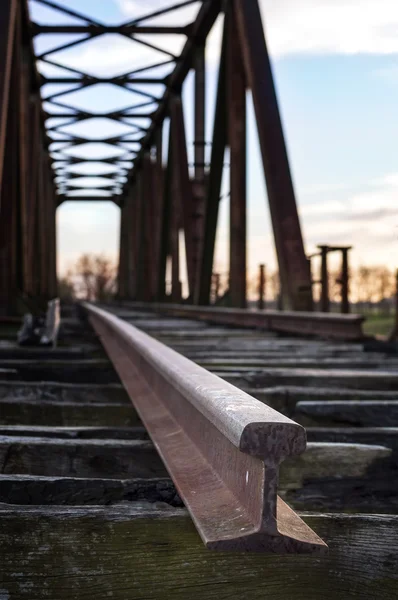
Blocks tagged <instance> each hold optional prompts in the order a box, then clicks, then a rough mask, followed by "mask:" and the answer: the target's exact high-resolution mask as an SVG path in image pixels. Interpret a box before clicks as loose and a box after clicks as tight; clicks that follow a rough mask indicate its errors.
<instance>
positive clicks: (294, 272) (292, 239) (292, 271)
mask: <svg viewBox="0 0 398 600" xmlns="http://www.w3.org/2000/svg"><path fill="white" fill-rule="evenodd" d="M233 4H234V7H235V11H236V15H237V23H238V26H239V37H240V43H241V46H242V50H243V57H244V61H245V66H246V75H247V79H248V83H249V86H250V88H251V90H252V94H253V104H254V110H255V114H256V120H257V127H258V135H259V142H260V148H261V153H262V158H263V165H264V173H265V180H266V184H267V191H268V201H269V206H270V212H271V220H272V226H273V230H274V237H275V246H276V251H277V256H278V263H279V272H280V278H281V284H282V294H283V297H284V303H285V306H284V308H288V309H291V310H311V309H312V293H311V279H310V272H309V268H308V263H307V259H306V256H305V252H304V245H303V238H302V235H301V229H300V221H299V216H298V212H297V205H296V200H295V195H294V189H293V183H292V177H291V173H290V167H289V161H288V156H287V151H286V144H285V140H284V134H283V129H282V123H281V118H280V114H279V107H278V101H277V97H276V92H275V85H274V81H273V76H272V70H271V64H270V60H269V56H268V50H267V45H266V41H265V35H264V28H263V24H262V19H261V13H260V9H259V5H258V1H257V0H234V2H233Z"/></svg>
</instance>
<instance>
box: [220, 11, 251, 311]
mask: <svg viewBox="0 0 398 600" xmlns="http://www.w3.org/2000/svg"><path fill="white" fill-rule="evenodd" d="M225 18H226V26H227V32H228V34H227V69H226V75H227V89H228V103H227V106H228V144H229V147H230V190H231V195H230V237H229V270H230V273H229V302H230V306H232V307H237V308H245V307H246V78H245V72H244V67H243V58H242V52H241V48H240V44H239V38H238V30H237V24H236V21H235V13H234V11H232V10H229V11H228V12H227V14H226V16H225Z"/></svg>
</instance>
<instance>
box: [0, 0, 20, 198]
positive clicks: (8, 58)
mask: <svg viewBox="0 0 398 600" xmlns="http://www.w3.org/2000/svg"><path fill="white" fill-rule="evenodd" d="M16 16H17V0H4V1H3V2H2V4H1V7H0V73H1V76H0V191H1V187H2V175H3V167H4V156H5V146H6V132H7V125H6V123H7V117H8V106H9V99H10V88H11V67H12V51H13V45H14V34H15V23H16ZM0 208H1V194H0Z"/></svg>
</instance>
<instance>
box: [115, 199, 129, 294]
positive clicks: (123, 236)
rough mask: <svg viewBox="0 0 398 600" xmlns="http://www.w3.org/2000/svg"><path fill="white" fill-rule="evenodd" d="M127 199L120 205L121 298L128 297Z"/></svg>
mask: <svg viewBox="0 0 398 600" xmlns="http://www.w3.org/2000/svg"><path fill="white" fill-rule="evenodd" d="M127 201H128V199H127V198H126V199H125V200H124V202H123V204H122V206H121V207H120V227H119V236H120V237H119V265H118V275H117V295H118V297H119V298H120V299H121V300H125V299H126V298H127V286H126V283H127V282H126V279H127V227H126V224H127V218H126V217H127V214H126V213H127V206H126V204H127Z"/></svg>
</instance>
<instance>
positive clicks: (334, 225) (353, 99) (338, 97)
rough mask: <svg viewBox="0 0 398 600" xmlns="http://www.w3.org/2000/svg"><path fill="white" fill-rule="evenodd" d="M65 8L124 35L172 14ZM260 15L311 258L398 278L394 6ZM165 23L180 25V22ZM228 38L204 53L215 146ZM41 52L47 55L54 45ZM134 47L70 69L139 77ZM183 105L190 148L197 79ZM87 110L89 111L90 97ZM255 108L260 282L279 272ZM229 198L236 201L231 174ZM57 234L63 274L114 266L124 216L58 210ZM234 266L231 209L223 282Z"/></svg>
mask: <svg viewBox="0 0 398 600" xmlns="http://www.w3.org/2000/svg"><path fill="white" fill-rule="evenodd" d="M59 2H60V3H61V0H59ZM62 4H63V5H65V6H68V7H70V8H72V9H76V10H79V11H80V12H81V13H83V12H86V13H87V14H90V15H93V16H94V15H95V16H96V18H98V20H102V21H104V22H108V23H115V24H116V23H120V22H122V21H125V20H128V19H129V18H134V17H135V16H137V15H138V14H142V13H144V12H149V11H152V10H155V9H156V8H157V7H159V6H164V5H165V4H167V2H165V0H146V1H145V2H144V1H143V0H141V1H140V0H100V1H99V0H62ZM260 6H261V10H262V15H263V21H264V26H265V32H266V37H267V43H268V46H269V51H270V55H271V60H272V67H273V71H274V77H275V82H276V87H277V93H278V98H279V104H280V110H281V114H282V120H283V126H284V131H285V136H286V142H287V147H288V153H289V159H290V165H291V169H292V174H293V180H294V185H295V191H296V198H297V203H298V208H299V213H300V218H301V226H302V232H303V237H304V242H305V248H306V251H307V253H308V254H310V253H312V252H314V250H315V248H316V245H317V244H338V245H352V246H353V250H352V253H351V264H353V265H359V264H364V263H366V264H385V265H387V266H389V267H392V268H395V267H397V266H398V261H397V260H396V259H395V254H396V252H397V251H398V203H397V197H398V152H397V139H398V118H397V104H398V102H397V100H398V3H397V2H396V0H378V2H375V1H374V0H278V2H275V1H274V0H260ZM31 8H32V15H33V18H34V19H35V20H36V21H40V22H43V23H45V22H52V23H55V22H58V23H62V22H66V21H65V20H63V19H61V18H59V17H58V16H54V15H55V13H54V12H52V11H49V10H48V9H45V8H44V7H43V6H42V5H39V4H38V3H37V2H35V1H34V0H33V1H31ZM196 10H197V9H196ZM188 12H189V11H187V13H186V17H187V18H188V17H189V16H190V15H189V14H188ZM169 19H170V22H173V15H172V14H171V15H170V17H169ZM163 22H164V21H163ZM221 29H222V22H221V20H219V21H218V22H217V23H216V25H215V27H214V29H213V31H212V33H211V35H210V37H209V41H208V47H207V114H208V122H207V139H208V140H210V139H211V130H212V121H213V112H214V104H213V102H214V97H215V85H216V77H217V69H218V57H219V46H220V37H221ZM41 37H42V36H41ZM51 37H53V36H51ZM60 37H61V36H60ZM36 43H37V46H36V47H37V48H40V47H42V48H43V47H44V46H43V44H45V43H51V39H48V40H47V41H44V40H43V39H42V40H39V39H38V40H37V41H36ZM52 43H54V40H53V41H52ZM126 43H127V44H130V42H129V41H128V40H124V39H122V38H120V37H119V36H112V37H111V38H108V39H101V37H100V38H98V40H96V42H95V44H96V45H95V47H94V48H93V47H92V48H91V49H90V48H89V44H88V43H87V44H84V45H82V46H81V47H79V46H77V47H76V49H75V50H74V51H73V52H72V51H69V55H68V56H67V52H65V53H64V55H63V59H64V60H65V61H66V62H67V61H69V63H68V64H69V65H70V66H73V65H76V64H78V65H79V68H81V69H82V70H87V72H93V74H94V71H93V70H96V72H98V69H99V73H98V74H103V75H106V74H108V73H110V72H111V71H112V70H115V69H116V70H118V69H119V72H123V71H126V70H128V69H129V68H130V67H131V65H133V68H134V64H135V61H136V60H138V59H140V60H145V59H146V58H147V57H146V55H145V52H146V51H145V50H142V47H141V48H140V47H138V50H137V48H136V47H134V50H133V51H130V50H129V49H127V46H126ZM163 43H164V45H165V47H167V48H171V49H172V50H175V51H178V49H179V47H180V46H179V45H178V44H181V40H180V41H178V40H177V39H176V38H175V37H174V38H170V39H168V40H166V42H163ZM40 44H41V45H42V46H40ZM91 44H93V43H92V42H91ZM140 53H141V54H140ZM43 93H44V90H43ZM107 94H109V91H106V90H103V93H102V94H101V95H97V96H96V97H95V98H94V100H95V102H97V103H100V102H101V101H103V100H104V99H105V100H106V98H107V97H108V96H107ZM184 98H185V102H186V107H187V109H186V112H185V119H186V126H187V132H188V138H189V139H192V129H193V124H192V123H193V121H192V115H193V112H192V104H193V102H192V77H191V76H190V77H188V80H187V83H186V85H185V87H184ZM86 100H88V101H89V102H91V103H92V102H93V97H91V98H90V97H88V98H86ZM247 103H248V134H247V135H248V151H247V159H248V178H247V180H248V181H247V190H248V266H249V271H250V272H253V273H254V272H255V271H256V269H257V265H258V264H259V263H265V264H266V265H267V267H268V268H269V269H271V270H272V269H274V268H275V266H276V260H275V252H274V244H273V236H272V230H271V225H270V218H269V210H268V205H267V196H266V190H265V185H264V177H263V171H262V164H261V160H260V154H259V148H258V139H257V132H256V123H255V118H254V113H253V107H252V103H251V97H250V93H248V94H247ZM223 192H224V193H226V192H228V173H227V172H226V173H225V178H224V185H223ZM57 223H58V232H57V233H58V242H57V243H58V270H59V273H60V274H62V273H63V272H64V271H65V270H66V269H67V268H68V266H69V265H71V264H72V263H73V261H74V260H76V258H77V257H78V256H79V255H80V254H81V253H83V252H89V251H90V252H95V253H99V252H101V253H104V254H107V255H109V256H111V257H112V258H114V259H116V258H117V253H118V243H119V241H118V236H119V209H118V208H117V207H116V205H114V204H113V203H111V202H109V203H108V202H102V203H73V202H66V203H64V204H63V205H61V207H60V208H59V209H58V214H57ZM227 256H228V199H227V198H226V199H224V200H222V202H221V214H220V223H219V229H218V233H217V249H216V258H215V270H217V271H219V272H226V271H227V270H228V263H227Z"/></svg>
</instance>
